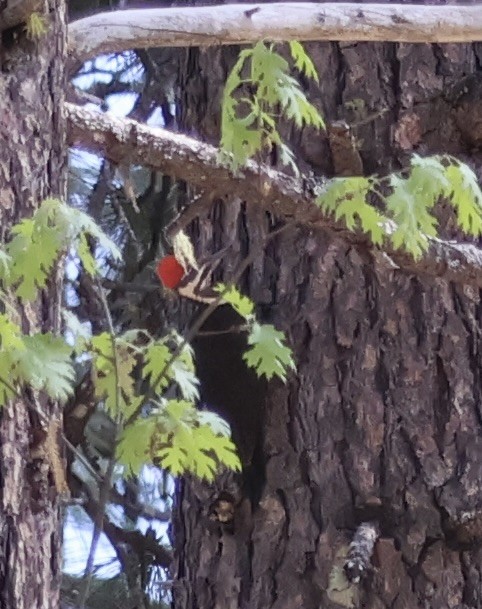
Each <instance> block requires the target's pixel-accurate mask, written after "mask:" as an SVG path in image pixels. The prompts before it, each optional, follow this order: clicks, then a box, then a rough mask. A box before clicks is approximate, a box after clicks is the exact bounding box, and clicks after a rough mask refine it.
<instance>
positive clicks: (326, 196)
mask: <svg viewBox="0 0 482 609" xmlns="http://www.w3.org/2000/svg"><path fill="white" fill-rule="evenodd" d="M372 186H373V180H372V178H364V177H349V178H334V179H332V180H330V181H329V182H328V183H327V184H326V186H325V188H324V190H323V192H322V193H321V194H320V196H319V197H318V198H317V203H318V205H319V206H320V208H321V209H322V210H323V211H324V212H325V213H329V214H330V213H333V214H334V215H335V218H336V219H337V220H339V219H340V218H342V219H343V220H344V221H345V223H346V226H347V228H349V229H350V230H356V229H357V228H358V227H360V228H361V229H362V230H363V231H364V232H365V233H368V234H370V239H371V240H372V242H373V243H375V244H376V245H380V244H381V243H382V242H383V237H384V235H385V231H384V228H383V227H384V225H385V223H386V221H387V218H386V217H385V216H383V215H382V214H380V213H379V212H378V211H377V210H376V209H375V208H374V207H373V206H372V205H369V204H368V203H367V202H366V199H367V196H368V194H369V192H370V190H371V189H372Z"/></svg>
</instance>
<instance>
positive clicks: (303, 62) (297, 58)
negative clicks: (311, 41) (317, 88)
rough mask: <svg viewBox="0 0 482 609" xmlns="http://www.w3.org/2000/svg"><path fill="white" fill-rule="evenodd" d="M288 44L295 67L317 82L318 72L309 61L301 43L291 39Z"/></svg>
mask: <svg viewBox="0 0 482 609" xmlns="http://www.w3.org/2000/svg"><path fill="white" fill-rule="evenodd" d="M289 45H290V51H291V56H292V57H293V61H294V62H295V67H296V68H297V69H298V70H299V71H300V72H301V73H302V74H304V75H305V76H307V77H308V78H312V79H313V80H314V81H316V82H318V73H317V71H316V68H315V66H314V64H313V62H312V61H311V58H310V56H309V55H308V54H307V52H306V51H305V49H304V47H303V45H302V44H300V43H299V42H297V41H296V40H292V41H291V42H290V43H289Z"/></svg>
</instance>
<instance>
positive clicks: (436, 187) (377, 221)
mask: <svg viewBox="0 0 482 609" xmlns="http://www.w3.org/2000/svg"><path fill="white" fill-rule="evenodd" d="M441 199H446V200H447V201H449V202H450V203H451V204H452V206H453V208H454V210H455V212H456V216H457V221H458V224H459V227H460V228H461V229H462V230H463V231H464V232H465V233H466V234H468V235H472V236H479V235H481V234H482V192H481V190H480V187H479V185H478V183H477V178H476V176H475V174H474V172H473V171H472V170H471V169H470V167H468V166H467V165H465V164H464V163H461V162H460V161H458V160H457V159H455V158H454V157H451V156H448V155H439V156H432V157H425V158H423V157H420V156H417V155H414V156H413V157H412V159H411V162H410V166H409V167H408V168H407V169H406V170H404V171H403V172H396V173H392V174H390V175H388V176H386V177H383V178H379V177H376V176H370V177H349V178H335V179H333V180H330V181H328V182H327V183H326V184H325V186H324V189H323V191H322V193H321V194H320V196H319V197H318V199H317V203H318V205H319V206H320V208H321V209H322V210H323V211H324V212H326V213H328V214H333V215H334V217H335V218H336V219H337V220H339V219H342V220H344V222H345V223H346V225H347V227H348V228H349V229H350V230H356V229H360V230H362V231H363V232H365V233H367V234H369V236H370V239H371V241H372V243H374V244H375V245H382V244H383V242H384V241H385V240H386V241H387V242H388V244H389V245H390V246H391V247H393V248H395V249H399V248H403V249H404V250H405V251H407V252H409V253H410V254H411V255H412V256H413V257H414V258H416V259H417V258H420V257H421V256H422V255H423V253H424V252H425V251H426V250H427V249H428V247H429V244H430V239H433V238H434V237H436V236H437V227H438V221H437V218H436V216H435V215H434V210H435V206H436V204H437V202H438V201H439V200H441ZM377 202H378V204H376V203H377Z"/></svg>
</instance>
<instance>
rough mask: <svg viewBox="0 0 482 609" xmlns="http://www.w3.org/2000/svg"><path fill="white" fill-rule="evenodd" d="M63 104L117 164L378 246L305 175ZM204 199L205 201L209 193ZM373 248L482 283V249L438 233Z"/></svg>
mask: <svg viewBox="0 0 482 609" xmlns="http://www.w3.org/2000/svg"><path fill="white" fill-rule="evenodd" d="M65 107H66V113H67V117H68V121H69V143H70V145H72V146H78V147H80V148H83V149H85V150H89V151H90V152H95V153H99V154H101V155H105V156H106V157H107V158H108V159H110V160H111V161H113V162H114V163H122V162H125V163H134V164H136V163H138V164H139V165H145V166H149V167H152V168H154V169H158V170H160V171H162V172H164V173H166V174H168V175H171V176H173V177H175V178H179V179H183V180H186V181H187V182H189V183H190V184H192V185H193V186H197V187H199V188H201V189H202V190H204V191H206V192H210V193H213V196H216V197H221V196H232V195H233V194H234V193H235V194H236V196H238V197H240V198H241V199H243V200H245V201H247V202H248V204H251V205H259V206H261V207H262V208H263V209H266V210H267V211H270V212H272V213H273V214H274V215H275V216H277V217H280V218H285V219H287V220H291V221H292V222H298V223H300V224H306V225H310V226H314V227H317V228H320V229H324V230H327V231H328V232H330V233H331V234H332V236H336V237H339V238H343V239H344V240H346V241H348V242H350V243H353V244H354V245H358V246H361V247H365V248H372V247H373V246H372V244H371V243H370V240H369V238H368V237H367V236H366V235H364V234H361V233H354V232H351V231H349V230H347V229H346V228H345V227H344V226H343V225H342V224H341V223H338V222H336V221H335V220H333V219H331V218H328V217H326V216H324V215H323V214H322V213H321V211H320V210H319V208H318V207H317V205H316V204H315V196H314V195H313V193H312V192H311V191H310V190H309V189H307V188H306V187H305V186H304V183H303V180H302V179H296V178H292V177H290V176H287V175H286V174H283V173H282V172H279V171H276V170H275V169H272V168H270V167H267V166H265V165H259V164H258V163H255V162H253V161H249V162H248V164H247V166H246V167H245V168H243V170H242V173H240V174H238V175H233V173H232V172H231V171H230V170H229V169H228V168H227V167H225V166H224V165H222V164H221V163H220V162H219V150H218V149H217V148H215V147H214V146H211V145H209V144H204V143H201V142H199V141H197V140H195V139H193V138H190V137H188V136H186V135H182V134H179V133H171V132H169V131H166V130H165V129H160V128H153V127H148V126H146V125H141V124H140V123H137V122H135V121H132V120H128V119H119V118H116V117H113V116H111V115H109V114H101V113H99V112H95V111H91V110H87V109H85V108H81V107H78V106H74V105H72V104H66V105H65ZM202 200H204V199H202ZM207 200H208V202H209V198H207ZM202 205H206V202H205V200H204V203H203V204H202ZM200 210H201V208H200V207H199V206H196V204H195V203H194V204H193V205H192V206H191V210H190V211H188V217H190V218H191V219H192V218H193V217H194V216H193V213H199V212H200ZM373 254H374V255H375V256H376V257H378V258H380V259H383V258H384V259H386V261H387V263H389V264H390V265H392V267H394V268H397V267H398V268H400V269H401V270H403V271H406V272H409V273H414V274H418V275H428V276H432V277H440V278H443V279H446V280H448V281H454V282H457V283H464V284H471V285H474V286H478V287H482V250H480V249H479V248H477V247H476V246H475V245H472V244H468V243H466V244H463V243H455V242H446V241H441V240H438V239H432V240H431V244H430V248H429V251H428V252H427V254H426V255H425V256H424V258H423V259H421V260H418V261H415V260H413V258H412V257H411V256H410V255H409V254H406V253H404V252H401V251H398V250H397V251H395V250H393V249H391V248H390V247H385V248H384V250H383V252H382V251H381V250H379V249H378V248H373Z"/></svg>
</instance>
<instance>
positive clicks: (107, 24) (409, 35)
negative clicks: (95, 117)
mask: <svg viewBox="0 0 482 609" xmlns="http://www.w3.org/2000/svg"><path fill="white" fill-rule="evenodd" d="M263 39H266V40H272V41H274V42H283V41H289V40H300V41H306V40H339V41H341V40H345V41H379V42H438V43H441V42H474V41H480V40H482V10H481V8H480V5H473V6H460V5H443V6H433V5H430V6H423V5H417V4H359V3H354V2H353V3H349V2H347V3H340V4H337V3H331V2H329V3H326V4H325V3H322V4H320V3H314V2H300V3H292V2H282V3H266V4H225V5H220V6H216V7H213V6H203V7H179V6H176V7H171V8H153V9H138V10H125V11H109V12H106V13H99V14H97V15H93V16H91V17H86V18H84V19H80V20H78V21H74V22H73V23H72V24H71V25H70V27H69V52H70V55H71V56H72V57H73V58H75V59H77V60H81V61H85V60H87V59H91V58H93V57H95V56H97V55H100V54H102V53H118V52H121V51H125V50H129V49H133V48H136V49H141V48H152V47H175V46H177V47H178V46H183V47H187V46H213V45H227V44H247V43H253V42H257V41H258V40H263Z"/></svg>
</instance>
